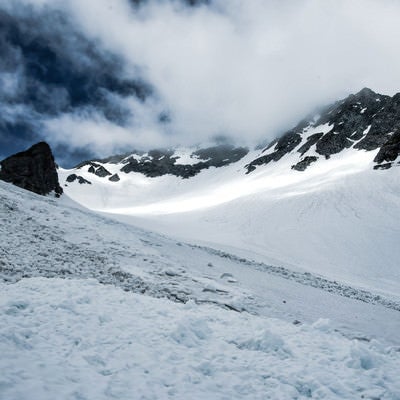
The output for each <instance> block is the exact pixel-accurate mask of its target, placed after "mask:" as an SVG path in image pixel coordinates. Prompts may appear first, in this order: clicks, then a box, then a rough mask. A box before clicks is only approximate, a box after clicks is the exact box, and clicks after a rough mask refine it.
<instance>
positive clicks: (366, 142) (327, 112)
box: [246, 88, 400, 173]
mask: <svg viewBox="0 0 400 400" xmlns="http://www.w3.org/2000/svg"><path fill="white" fill-rule="evenodd" d="M399 132H400V93H397V94H396V95H394V96H393V97H390V96H385V95H381V94H378V93H375V92H374V91H372V90H371V89H368V88H364V89H362V90H361V91H360V92H358V93H356V94H352V95H350V96H348V97H347V98H345V99H343V100H341V101H337V102H335V103H334V104H331V105H329V106H327V107H324V108H322V109H321V110H319V112H318V113H317V114H316V115H312V116H310V117H308V118H306V119H304V120H303V121H301V122H300V123H299V124H298V125H297V126H295V127H294V128H293V129H291V130H289V131H288V132H286V133H284V134H283V135H282V136H280V138H279V139H277V140H275V141H273V142H272V143H271V144H270V145H269V146H267V147H266V148H265V149H264V150H263V152H262V154H261V155H260V156H259V157H257V158H256V159H254V160H253V161H251V162H250V163H249V164H247V165H246V169H247V173H250V172H252V171H254V170H255V169H256V168H257V167H258V166H261V165H265V164H269V163H270V162H271V161H275V162H276V161H279V160H280V159H281V158H283V157H284V156H285V155H287V154H289V153H292V152H293V153H295V154H297V155H298V162H297V164H294V165H293V166H292V168H293V169H294V170H297V171H304V170H305V169H306V168H307V167H308V166H309V165H310V164H311V163H314V162H316V161H317V160H318V159H319V158H320V157H322V158H325V159H328V158H330V157H331V156H332V155H334V154H338V153H340V152H342V151H343V150H346V149H350V148H353V149H355V150H362V151H375V150H377V149H379V152H378V154H377V155H376V157H375V159H374V162H375V163H376V165H375V167H374V168H375V169H381V167H383V164H382V163H385V164H384V168H390V167H391V166H392V165H393V164H394V162H395V160H396V158H397V157H398V155H399V154H400V145H399V142H400V140H399Z"/></svg>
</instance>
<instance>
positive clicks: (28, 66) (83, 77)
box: [0, 5, 152, 156]
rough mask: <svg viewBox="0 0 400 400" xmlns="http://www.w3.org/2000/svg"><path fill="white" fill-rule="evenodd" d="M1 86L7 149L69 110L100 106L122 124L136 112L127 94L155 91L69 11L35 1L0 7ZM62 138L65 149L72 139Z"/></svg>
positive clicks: (39, 134)
mask: <svg viewBox="0 0 400 400" xmlns="http://www.w3.org/2000/svg"><path fill="white" fill-rule="evenodd" d="M0 88H1V90H0V113H1V115H0V149H1V153H2V154H3V153H4V154H5V153H10V152H13V151H17V150H20V149H21V148H22V147H24V146H26V145H29V144H30V143H31V142H34V141H36V140H40V139H42V138H43V136H44V132H45V124H44V122H45V121H46V120H47V119H49V118H57V116H60V115H63V114H65V113H67V114H70V113H72V114H73V113H75V112H78V113H81V112H82V110H86V112H88V111H87V110H95V112H96V113H97V114H100V115H101V116H102V117H103V118H104V119H105V120H107V121H111V122H112V123H113V124H116V125H119V126H123V125H125V124H127V123H128V121H130V120H131V119H133V118H134V117H135V116H134V115H133V112H132V110H131V109H130V108H129V107H127V106H126V105H124V102H123V100H124V99H126V98H129V97H134V98H135V99H137V101H138V102H142V103H143V102H145V101H146V99H147V98H148V97H149V96H151V95H152V88H151V86H150V85H149V84H147V83H146V82H144V81H143V80H141V79H140V78H138V77H137V78H134V79H133V78H132V77H127V76H125V73H124V70H123V63H122V61H121V58H120V57H117V56H116V55H114V54H112V53H111V52H105V51H101V50H100V49H99V47H98V45H97V44H96V42H95V41H94V40H88V39H87V38H85V37H84V36H83V35H82V34H81V33H79V32H77V31H76V30H75V28H74V26H73V25H72V23H71V21H70V19H69V18H68V16H67V15H66V14H65V13H63V12H61V11H59V10H53V9H51V8H48V7H45V8H43V9H41V10H40V11H37V10H35V9H34V8H33V7H32V6H30V5H25V7H22V8H19V7H18V9H17V7H9V8H8V9H6V10H1V8H0ZM46 139H47V140H49V141H50V142H53V143H52V144H53V145H54V147H57V144H58V143H59V142H60V138H59V137H57V135H51V134H50V135H49V134H47V135H46ZM66 139H67V138H66ZM62 142H65V143H62V146H61V148H62V150H63V151H64V150H65V147H66V146H68V140H65V141H62ZM75 147H76V144H73V146H71V148H72V149H73V148H75ZM78 148H79V146H78ZM70 150H71V149H70ZM87 154H88V155H89V154H90V152H87ZM80 156H81V154H80Z"/></svg>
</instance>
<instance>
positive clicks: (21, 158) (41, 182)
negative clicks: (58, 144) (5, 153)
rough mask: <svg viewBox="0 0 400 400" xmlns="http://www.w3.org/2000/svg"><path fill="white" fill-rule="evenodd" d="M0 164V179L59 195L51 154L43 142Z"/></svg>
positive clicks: (38, 192)
mask: <svg viewBox="0 0 400 400" xmlns="http://www.w3.org/2000/svg"><path fill="white" fill-rule="evenodd" d="M0 165H1V170H0V179H2V180H3V181H6V182H10V183H13V184H14V185H16V186H19V187H21V188H23V189H26V190H30V191H31V192H34V193H37V194H41V195H46V194H49V193H50V192H52V191H54V192H55V194H56V196H57V197H59V196H60V195H61V194H62V192H63V190H62V188H61V186H60V184H59V182H58V174H57V168H56V164H55V162H54V157H53V154H52V152H51V149H50V146H49V145H48V144H47V143H45V142H40V143H37V144H35V145H33V146H32V147H31V148H30V149H28V150H26V151H23V152H21V153H17V154H14V155H13V156H10V157H8V158H6V159H4V160H3V161H1V163H0Z"/></svg>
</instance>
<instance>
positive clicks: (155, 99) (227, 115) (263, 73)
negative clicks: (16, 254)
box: [0, 0, 400, 166]
mask: <svg viewBox="0 0 400 400" xmlns="http://www.w3.org/2000/svg"><path fill="white" fill-rule="evenodd" d="M399 15H400V3H399V2H398V1H394V0H352V1H348V0H335V1H333V0H324V1H319V0H297V1H293V0H292V1H289V0H263V1H262V0H203V1H201V0H197V1H196V0H147V1H145V0H142V1H141V0H85V1H81V0H63V1H61V0H0V158H2V157H4V156H7V155H9V154H11V153H12V152H15V151H19V150H23V149H24V148H25V147H28V146H29V145H31V144H33V143H35V142H37V141H38V140H46V141H48V142H49V143H50V145H51V146H52V148H53V150H54V152H55V155H56V159H57V161H58V162H59V163H60V164H61V165H65V166H69V165H72V164H73V163H76V162H79V161H81V160H83V159H87V158H91V157H103V156H108V155H111V154H115V153H125V152H127V151H130V150H133V149H144V150H145V149H149V148H156V147H167V146H174V145H193V144H198V143H200V144H201V143H205V142H207V141H209V140H210V139H211V138H213V137H216V136H226V137H228V138H230V139H231V140H232V141H235V142H237V143H240V144H246V145H254V144H258V143H260V142H268V141H269V140H271V139H272V138H274V137H275V136H276V135H279V133H282V132H284V131H285V130H287V129H290V128H291V127H292V126H294V125H295V124H296V123H297V122H298V121H299V120H301V119H302V118H304V117H305V116H306V115H308V114H309V113H310V112H312V111H313V110H314V109H315V108H316V107H318V106H321V105H325V104H329V103H331V102H333V101H336V100H338V99H341V98H343V97H346V96H347V95H348V94H350V93H355V92H358V91H359V90H361V89H362V88H363V87H370V88H371V89H373V90H375V91H376V92H379V93H382V94H389V95H393V94H394V93H396V92H397V91H400V90H399V87H400V53H399V52H398V48H399V42H400V24H398V16H399Z"/></svg>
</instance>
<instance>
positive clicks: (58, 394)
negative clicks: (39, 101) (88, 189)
mask: <svg viewBox="0 0 400 400" xmlns="http://www.w3.org/2000/svg"><path fill="white" fill-rule="evenodd" d="M179 215H180V216H182V215H184V214H179ZM0 220H1V224H0V237H1V242H0V278H1V280H0V371H1V375H0V399H7V400H17V399H18V400H19V399H33V400H36V399H40V400H42V399H44V400H46V399H55V398H57V399H111V398H118V399H163V398H173V399H188V398H190V399H192V398H193V399H203V398H204V399H266V398H272V399H279V398H282V399H301V398H309V397H312V398H316V399H344V398H346V399H350V398H366V399H377V398H380V399H398V398H400V381H399V379H398V376H399V373H400V347H399V345H400V340H399V336H398V332H399V329H400V317H399V316H400V313H399V310H400V302H398V299H397V298H396V296H390V295H389V294H387V295H385V296H383V295H378V294H376V293H373V292H368V291H365V290H361V289H359V288H357V287H352V286H348V285H346V284H343V283H341V282H340V281H329V280H326V279H324V278H323V277H321V276H319V275H315V274H312V273H308V272H302V271H300V270H297V271H296V270H291V269H287V268H286V269H285V268H282V267H276V266H273V265H268V264H266V263H262V262H258V261H254V260H252V259H250V258H245V257H237V256H235V255H234V254H232V253H229V252H226V251H221V250H220V249H218V248H217V249H216V248H212V247H206V246H198V245H193V244H190V243H189V244H188V243H185V242H183V241H177V240H176V239H170V238H168V237H164V236H160V235H158V234H156V233H152V232H149V231H146V230H143V229H140V228H136V227H134V226H132V225H128V224H125V223H121V222H118V221H115V220H114V219H110V218H109V217H107V216H102V215H99V214H96V213H94V212H91V211H88V210H86V209H84V208H82V207H81V206H79V205H77V204H76V203H74V202H72V201H71V200H70V199H69V198H68V197H67V196H62V198H61V199H58V200H56V199H52V198H44V197H41V196H37V195H35V194H33V193H29V192H26V191H23V190H21V189H19V188H16V187H14V186H12V185H9V184H6V183H3V182H0Z"/></svg>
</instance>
